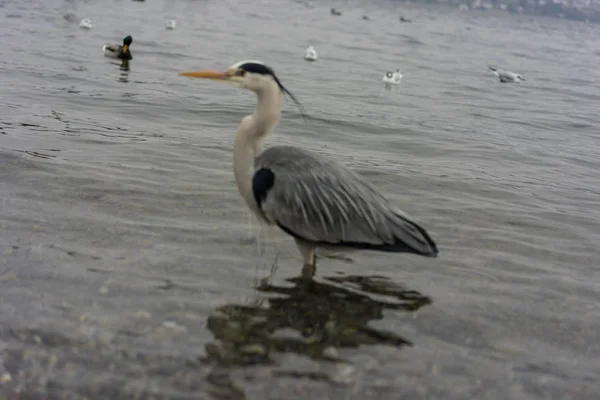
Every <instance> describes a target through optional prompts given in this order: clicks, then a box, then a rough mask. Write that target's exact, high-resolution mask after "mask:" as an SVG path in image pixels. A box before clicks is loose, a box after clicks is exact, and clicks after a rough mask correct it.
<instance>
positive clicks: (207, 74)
mask: <svg viewBox="0 0 600 400" xmlns="http://www.w3.org/2000/svg"><path fill="white" fill-rule="evenodd" d="M179 75H181V76H187V77H189V78H204V79H218V80H224V79H229V75H228V74H227V72H221V71H211V70H205V71H189V72H181V73H179Z"/></svg>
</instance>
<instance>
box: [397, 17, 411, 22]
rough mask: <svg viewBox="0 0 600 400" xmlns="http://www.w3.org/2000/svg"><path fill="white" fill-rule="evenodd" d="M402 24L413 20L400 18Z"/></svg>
mask: <svg viewBox="0 0 600 400" xmlns="http://www.w3.org/2000/svg"><path fill="white" fill-rule="evenodd" d="M400 22H412V19H408V18H404V17H402V16H401V17H400Z"/></svg>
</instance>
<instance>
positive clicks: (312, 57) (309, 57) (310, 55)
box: [304, 46, 318, 61]
mask: <svg viewBox="0 0 600 400" xmlns="http://www.w3.org/2000/svg"><path fill="white" fill-rule="evenodd" d="M317 58H318V55H317V51H316V50H315V48H314V47H313V46H308V48H307V49H306V52H305V53H304V59H305V60H306V61H317Z"/></svg>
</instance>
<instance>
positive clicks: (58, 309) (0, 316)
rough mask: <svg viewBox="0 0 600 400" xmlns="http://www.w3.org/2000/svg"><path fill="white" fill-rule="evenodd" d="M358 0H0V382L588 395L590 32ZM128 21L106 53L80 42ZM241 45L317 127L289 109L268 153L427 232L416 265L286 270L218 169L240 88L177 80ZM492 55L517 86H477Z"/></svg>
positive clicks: (405, 259) (246, 392) (374, 262)
mask: <svg viewBox="0 0 600 400" xmlns="http://www.w3.org/2000/svg"><path fill="white" fill-rule="evenodd" d="M366 4H367V3H365V4H360V3H353V5H347V4H346V3H344V4H329V3H327V4H325V3H317V2H314V3H309V2H293V1H281V2H274V1H262V2H254V1H252V2H250V1H225V2H223V1H219V2H215V1H191V0H190V1H184V0H181V1H175V2H171V1H146V2H132V1H123V0H115V1H110V2H101V1H94V0H90V1H81V2H75V1H58V0H54V1H39V0H36V1H33V0H31V1H4V2H3V3H1V5H0V21H1V24H0V44H1V46H0V72H1V73H0V110H1V113H0V194H1V196H2V197H1V201H0V211H1V214H0V215H1V217H2V218H1V220H0V229H1V234H0V340H1V342H0V343H2V346H0V379H2V380H1V382H2V383H1V384H2V386H1V390H4V391H5V392H6V393H11V392H14V391H18V392H19V393H21V396H22V398H37V397H35V396H36V395H37V396H41V397H42V398H80V397H77V396H86V397H87V398H102V399H108V398H134V397H135V396H136V395H138V396H141V398H161V399H163V398H164V399H226V398H227V399H253V398H257V399H284V398H285V399H287V398H291V397H293V396H302V398H319V399H328V398H336V399H339V398H346V399H370V398H383V399H395V398H410V399H418V398H423V399H467V398H469V399H470V398H473V399H475V398H477V399H500V398H502V399H528V398H531V399H548V398H561V399H567V398H576V399H585V398H593V397H594V396H595V395H596V394H597V393H598V390H599V389H600V387H599V385H598V383H597V376H598V371H600V361H599V360H600V354H599V353H600V350H599V347H598V332H599V331H600V322H599V321H600V306H599V297H600V296H599V295H598V293H599V290H600V279H599V276H598V272H597V271H598V269H597V268H598V265H599V263H600V254H599V252H598V250H597V247H598V243H600V207H599V206H600V204H599V203H600V202H599V198H600V197H599V194H600V189H599V188H600V179H599V178H598V170H599V168H600V161H599V160H600V146H599V145H598V141H599V138H600V135H599V132H600V117H599V116H598V112H597V110H598V104H600V87H599V86H598V82H599V79H600V72H598V71H599V70H598V68H597V65H598V56H599V55H600V42H598V40H597V37H598V35H599V34H600V31H599V30H598V26H597V25H593V24H583V23H578V22H570V21H564V20H555V19H543V18H534V19H531V18H529V17H528V18H523V19H521V18H520V17H518V16H515V15H508V14H483V13H461V12H459V11H458V10H454V9H449V8H428V7H426V6H410V7H409V6H402V7H401V6H399V5H397V4H395V3H390V2H382V3H380V4H369V5H366ZM330 7H336V8H338V9H340V10H341V11H342V12H343V15H342V16H341V17H331V16H330V15H329V8H330ZM68 13H72V15H73V17H72V18H65V15H68ZM364 14H367V15H369V17H370V18H371V21H364V20H362V19H361V17H362V15H364ZM400 14H403V15H405V16H407V17H410V18H412V19H413V22H412V23H410V24H400V23H399V22H398V16H399V15H400ZM86 17H87V18H91V19H92V21H93V24H94V28H93V29H91V30H83V29H81V28H79V26H78V24H79V20H80V19H82V18H86ZM168 19H176V20H177V22H178V25H177V29H175V30H173V31H167V30H165V28H164V23H165V21H166V20H168ZM127 34H130V35H132V36H133V38H134V43H133V45H132V47H131V51H132V54H133V57H134V59H133V61H132V62H131V65H130V70H129V71H123V70H121V69H120V67H119V65H118V63H117V64H115V63H114V61H110V60H108V59H106V58H104V57H103V56H102V53H101V47H102V44H104V43H105V42H119V41H121V40H122V38H123V37H124V36H125V35H127ZM309 44H312V45H314V46H315V47H316V49H317V51H318V52H319V56H320V59H319V60H318V61H317V62H315V63H307V62H304V61H303V60H302V55H303V53H304V49H305V48H306V46H308V45H309ZM244 59H260V60H263V61H265V62H267V63H268V64H269V65H271V66H272V67H273V68H274V69H275V71H276V72H277V74H278V76H279V77H280V79H281V80H282V82H283V83H284V84H285V85H286V86H287V87H288V88H289V89H290V90H291V91H292V92H293V93H294V94H295V95H296V96H297V97H298V98H300V99H301V101H302V102H303V104H304V106H305V107H306V108H307V109H308V111H309V113H310V114H311V115H312V117H313V119H312V122H311V123H310V124H307V123H306V122H304V121H303V119H302V117H301V115H300V113H299V110H298V109H297V108H296V107H295V106H294V105H293V103H292V102H290V101H288V102H286V104H285V106H284V110H283V117H282V121H281V123H280V125H279V126H278V127H277V129H276V130H275V132H274V134H273V136H272V138H271V139H270V141H269V144H273V143H280V144H281V143H286V144H295V145H298V146H303V147H305V148H309V149H312V150H315V151H318V152H320V153H322V154H324V155H326V156H327V157H331V158H334V159H338V160H340V161H342V162H344V163H346V164H347V165H349V166H351V167H353V168H354V169H356V170H357V171H359V172H360V173H362V174H364V175H365V176H368V177H369V179H370V180H372V181H373V182H374V184H376V185H377V187H378V188H380V189H381V191H382V192H383V193H385V195H386V196H387V197H389V198H390V199H391V200H392V201H393V202H395V203H396V204H398V205H399V206H400V207H401V208H402V209H404V210H405V211H406V212H407V213H409V214H410V215H412V216H413V217H414V218H416V219H417V220H418V221H420V222H421V223H422V224H423V225H424V226H425V227H426V228H427V229H428V231H429V232H430V233H431V235H432V236H433V237H434V238H435V239H436V241H437V243H438V246H439V249H440V255H439V257H438V258H437V259H427V258H421V257H417V256H410V255H391V254H378V253H354V254H351V255H350V258H351V260H344V259H329V258H321V259H320V261H319V262H320V263H319V267H318V271H317V273H318V274H317V277H316V279H315V280H314V281H313V282H305V281H301V280H299V279H298V276H299V274H300V263H301V259H300V257H299V254H298V252H297V250H296V248H295V246H294V244H293V242H292V241H291V240H290V239H288V238H286V237H285V236H284V235H281V234H278V233H277V232H274V233H270V236H269V237H264V235H261V236H259V237H261V240H260V244H261V246H259V245H258V244H259V243H257V240H256V239H255V238H256V237H257V234H258V233H260V231H259V230H258V229H257V228H252V229H251V227H252V226H251V225H250V222H249V221H251V218H250V217H249V216H248V213H247V211H246V210H245V208H244V206H243V204H242V201H241V200H240V198H239V196H238V192H237V189H236V187H235V183H234V180H233V173H232V171H231V150H232V142H233V135H234V132H235V130H236V127H237V124H238V123H239V121H240V120H241V118H242V117H243V116H244V115H246V114H249V113H251V112H252V107H253V104H254V98H253V96H252V95H251V94H250V93H246V92H244V91H241V90H239V89H232V88H230V87H226V86H223V85H217V84H215V83H212V82H200V81H196V80H189V79H185V78H182V77H179V76H178V75H177V73H178V72H180V71H185V70H190V69H196V68H225V67H227V66H229V65H231V64H233V63H234V62H236V61H239V60H244ZM488 65H495V66H498V67H500V68H506V69H511V70H514V71H516V72H519V73H521V74H523V75H524V76H525V78H526V82H525V83H524V84H522V85H503V84H500V83H499V82H497V80H495V79H494V76H493V75H492V74H490V73H489V71H488V70H487V66H488ZM396 68H399V69H400V70H401V71H402V72H403V74H404V80H403V82H402V84H401V85H400V86H399V87H396V88H393V90H390V91H387V90H385V88H384V87H383V86H382V85H381V82H380V81H381V77H382V76H383V73H384V72H385V71H387V70H395V69H396ZM277 253H279V256H278V257H276V255H277ZM275 262H276V266H277V268H276V270H275V274H274V275H273V276H272V277H271V278H270V279H268V280H267V281H265V282H263V283H262V284H259V281H260V280H261V279H264V278H266V277H268V276H269V275H270V274H271V271H270V270H271V265H272V264H273V263H275ZM69 396H70V397H69ZM151 396H154V397H151Z"/></svg>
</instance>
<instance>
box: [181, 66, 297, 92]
mask: <svg viewBox="0 0 600 400" xmlns="http://www.w3.org/2000/svg"><path fill="white" fill-rule="evenodd" d="M180 75H182V76H187V77H190V78H205V79H212V80H215V81H220V82H224V83H229V84H231V85H233V86H236V87H241V88H244V89H250V90H252V91H253V92H255V93H260V92H262V91H264V90H265V89H267V88H269V87H271V86H273V85H276V86H277V87H279V89H281V91H283V92H286V91H287V89H286V88H285V87H284V86H283V85H282V84H281V82H280V81H279V79H278V78H277V76H276V75H275V72H273V70H272V69H271V68H270V67H268V66H267V65H265V64H264V63H263V62H260V61H256V60H248V61H240V62H238V63H235V64H233V65H232V66H231V67H229V68H227V70H225V71H213V70H202V71H191V72H182V73H180Z"/></svg>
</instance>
